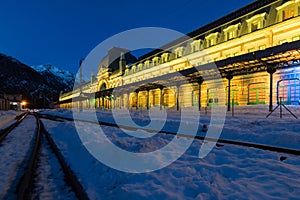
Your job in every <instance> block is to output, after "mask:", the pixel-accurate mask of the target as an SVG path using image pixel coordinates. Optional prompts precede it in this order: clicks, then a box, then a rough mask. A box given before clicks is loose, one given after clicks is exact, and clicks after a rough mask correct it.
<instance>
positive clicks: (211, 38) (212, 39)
mask: <svg viewBox="0 0 300 200" xmlns="http://www.w3.org/2000/svg"><path fill="white" fill-rule="evenodd" d="M218 36H219V33H212V34H210V35H208V36H207V37H206V38H205V39H206V46H207V47H211V46H214V45H216V44H217V39H218Z"/></svg>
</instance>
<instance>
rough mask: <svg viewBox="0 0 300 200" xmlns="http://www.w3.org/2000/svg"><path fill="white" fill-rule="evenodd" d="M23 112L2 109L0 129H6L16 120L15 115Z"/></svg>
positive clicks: (0, 112) (0, 111)
mask: <svg viewBox="0 0 300 200" xmlns="http://www.w3.org/2000/svg"><path fill="white" fill-rule="evenodd" d="M21 113H22V111H14V110H8V111H3V110H0V130H1V129H5V128H6V127H8V126H9V125H11V124H13V123H14V122H15V121H16V120H15V117H16V116H18V115H20V114H21Z"/></svg>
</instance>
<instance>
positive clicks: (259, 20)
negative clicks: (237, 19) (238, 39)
mask: <svg viewBox="0 0 300 200" xmlns="http://www.w3.org/2000/svg"><path fill="white" fill-rule="evenodd" d="M266 15H267V14H266V13H262V14H258V15H254V16H253V17H251V18H250V19H247V20H246V22H247V24H248V32H249V33H251V32H254V31H256V30H259V29H262V28H263V27H264V24H265V18H266Z"/></svg>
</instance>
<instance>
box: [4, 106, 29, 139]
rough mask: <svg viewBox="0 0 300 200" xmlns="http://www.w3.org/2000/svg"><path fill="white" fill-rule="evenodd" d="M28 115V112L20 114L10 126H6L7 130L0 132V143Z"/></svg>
mask: <svg viewBox="0 0 300 200" xmlns="http://www.w3.org/2000/svg"><path fill="white" fill-rule="evenodd" d="M27 115H28V112H25V113H22V114H21V115H18V116H17V117H16V118H15V119H16V120H17V121H16V122H15V123H13V124H12V125H10V126H8V127H7V128H5V129H3V130H0V143H1V142H2V140H4V139H5V137H6V136H7V135H8V134H9V133H10V132H11V131H12V130H13V129H14V128H15V127H17V126H18V125H19V124H20V123H21V122H22V121H23V120H24V119H25V117H26V116H27Z"/></svg>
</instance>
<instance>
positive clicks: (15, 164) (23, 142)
mask: <svg viewBox="0 0 300 200" xmlns="http://www.w3.org/2000/svg"><path fill="white" fill-rule="evenodd" d="M8 113H9V112H8ZM8 115H9V116H10V113H9V114H8ZM33 120H34V122H35V117H34V116H27V117H26V118H25V119H24V121H23V122H22V123H21V124H19V126H18V127H16V128H15V129H14V130H12V132H11V133H10V134H8V135H7V137H6V138H5V140H3V141H2V143H1V145H0V155H1V156H0V166H1V170H0V199H14V198H15V197H14V194H15V191H14V189H15V188H16V185H17V184H18V181H19V179H20V176H22V174H23V172H24V169H25V167H26V163H27V161H28V155H29V154H28V152H30V147H31V145H32V141H33V140H32V138H33V137H34V131H33V130H35V128H36V123H32V121H33Z"/></svg>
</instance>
